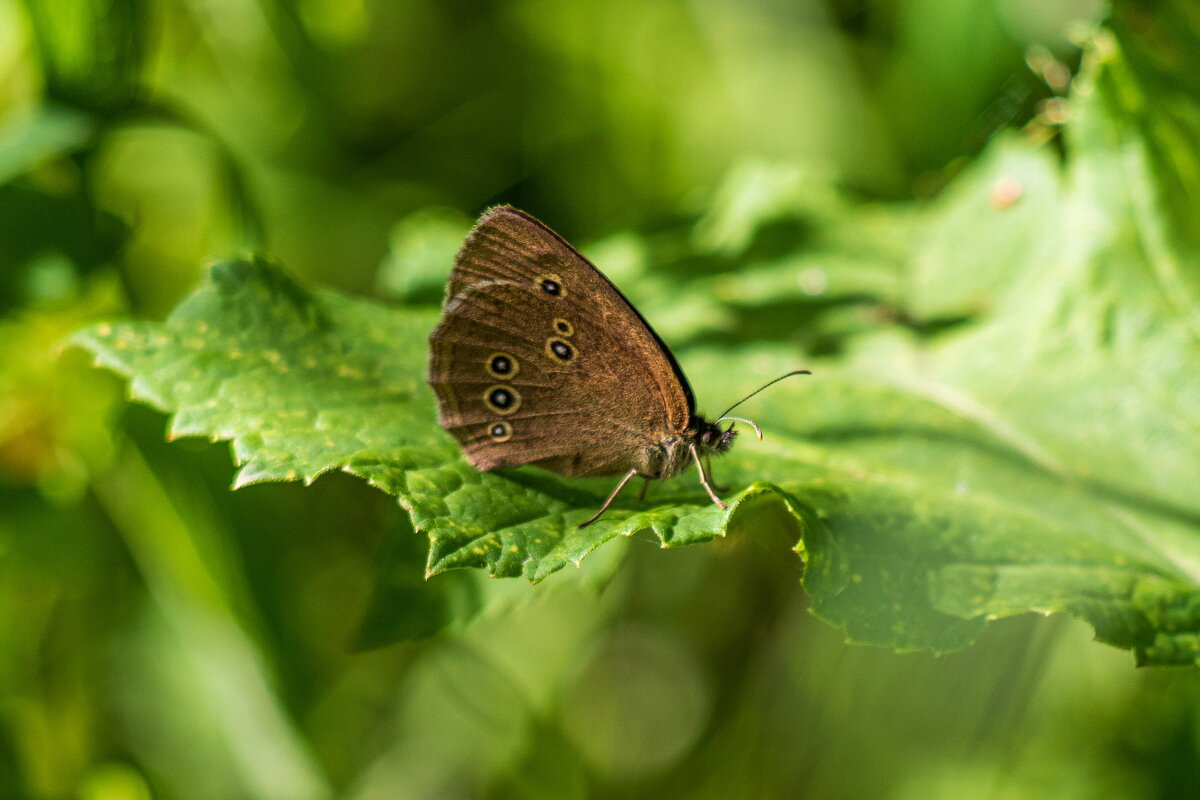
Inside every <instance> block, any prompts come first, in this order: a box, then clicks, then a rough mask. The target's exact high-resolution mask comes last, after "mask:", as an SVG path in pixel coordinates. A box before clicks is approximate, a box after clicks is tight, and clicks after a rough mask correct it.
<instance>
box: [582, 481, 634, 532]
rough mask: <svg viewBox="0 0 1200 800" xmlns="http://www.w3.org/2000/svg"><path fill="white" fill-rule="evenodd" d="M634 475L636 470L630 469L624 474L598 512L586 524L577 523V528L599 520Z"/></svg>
mask: <svg viewBox="0 0 1200 800" xmlns="http://www.w3.org/2000/svg"><path fill="white" fill-rule="evenodd" d="M634 475H637V470H636V469H631V470H629V472H626V473H625V477H624V478H621V482H620V483H618V484H617V488H615V489H613V490H612V494H610V495H609V496H608V499H607V500H605V501H604V505H602V506H600V510H599V511H597V512H596V513H595V514H592V515H591V516H590V517H588V518H587V521H586V522H581V523H579V527H580V528H586V527H587V526H588V525H591V524H592V523H593V522H595V521H596V520H598V519H600V515H601V514H603V513H604V512H605V511H607V510H608V507H609V506H610V505H612V501H613V500H616V499H617V495H619V494H620V493H621V490H622V489H624V488H625V484H627V483H629V479H630V478H632V477H633V476H634Z"/></svg>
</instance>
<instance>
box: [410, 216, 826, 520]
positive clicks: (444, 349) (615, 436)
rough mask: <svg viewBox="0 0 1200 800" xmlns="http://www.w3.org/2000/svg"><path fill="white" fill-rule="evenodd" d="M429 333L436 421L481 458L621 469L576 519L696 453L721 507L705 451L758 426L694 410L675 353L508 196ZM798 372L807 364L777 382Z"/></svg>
mask: <svg viewBox="0 0 1200 800" xmlns="http://www.w3.org/2000/svg"><path fill="white" fill-rule="evenodd" d="M429 346H430V354H429V384H430V386H431V387H432V388H433V391H434V394H435V395H436V396H437V401H438V420H439V422H440V423H441V425H442V427H443V428H445V429H446V430H447V431H449V432H450V434H451V435H453V436H454V438H455V439H457V440H458V442H459V444H460V445H461V446H462V449H463V452H464V454H465V455H466V457H467V460H468V461H470V462H471V464H472V465H474V466H475V467H476V468H477V469H480V470H493V469H502V468H507V467H516V466H520V465H523V464H535V465H537V466H539V467H543V468H545V469H548V470H550V471H551V472H556V473H558V474H560V475H567V476H573V477H599V476H605V475H621V476H622V477H621V479H620V482H619V483H618V484H617V486H616V488H615V489H614V490H613V491H612V493H611V494H610V495H609V496H608V499H607V500H605V501H604V504H603V505H602V506H601V507H600V509H599V510H598V511H597V512H596V513H595V514H593V515H592V516H591V517H590V518H589V519H587V520H585V521H584V522H583V523H581V524H580V526H579V527H581V528H582V527H584V526H587V525H590V524H591V523H592V522H595V521H596V520H597V519H599V517H600V515H601V514H603V513H604V511H605V510H606V509H608V507H609V506H610V505H612V503H613V501H614V500H616V498H617V495H619V494H620V493H621V490H622V489H623V488H625V485H626V484H627V483H628V482H629V481H630V479H632V478H633V477H634V476H635V475H640V476H642V477H644V478H646V479H647V481H649V480H650V479H665V478H671V477H674V476H675V475H678V474H679V473H681V472H683V471H684V470H686V469H687V468H688V467H690V466H691V465H693V464H695V466H696V468H697V470H698V472H699V475H700V484H701V486H703V487H704V490H705V491H706V492H707V493H708V496H709V497H710V498H711V499H712V501H713V502H714V503H716V504H717V505H718V506H720V507H721V508H725V507H726V504H725V502H724V501H722V500H721V498H720V497H718V496H717V493H716V491H715V489H714V488H713V485H712V480H711V478H710V476H709V470H708V469H706V467H705V463H706V462H707V458H708V457H709V456H715V455H720V454H721V453H724V452H725V451H727V450H728V449H729V448H730V447H731V446H732V445H733V440H734V437H735V436H736V431H734V429H733V422H745V423H747V424H749V425H751V426H752V427H753V428H754V431H755V433H756V434H757V436H758V438H759V439H762V430H761V429H760V428H759V427H758V425H756V424H755V423H753V422H751V421H750V420H746V419H742V418H740V417H729V416H726V414H728V411H726V412H725V414H722V415H721V416H720V417H718V418H717V419H715V420H714V421H712V422H709V421H708V420H706V419H705V418H704V417H701V416H700V415H699V414H697V413H696V400H695V396H694V395H693V393H692V387H691V385H690V384H689V383H688V380H687V377H686V376H685V375H684V374H683V370H681V369H680V368H679V363H678V362H677V361H676V360H675V356H674V355H672V354H671V350H670V348H668V347H667V346H666V344H664V343H663V341H662V339H660V338H659V336H658V334H657V333H655V332H654V329H653V328H651V327H650V325H649V323H647V322H646V320H645V319H644V318H643V317H642V315H641V314H640V313H638V310H637V309H636V308H634V307H633V304H632V303H630V302H629V301H628V300H627V299H626V298H625V296H624V295H623V294H621V292H620V291H618V290H617V287H616V286H614V285H613V284H612V282H610V281H609V280H608V279H607V278H606V277H604V275H603V274H602V273H601V272H600V271H599V270H598V269H596V267H594V266H593V265H592V264H591V263H590V262H589V261H588V260H587V259H586V258H584V257H583V256H582V255H580V254H579V252H578V251H577V250H575V249H574V248H573V247H571V245H569V244H567V242H566V241H565V240H564V239H563V238H562V237H560V236H559V235H558V234H556V233H554V231H552V230H550V228H548V227H546V226H545V225H543V224H542V223H541V222H539V221H538V220H536V219H535V218H534V217H532V216H530V215H529V214H526V213H525V212H523V211H519V210H517V209H515V208H512V207H510V206H499V207H496V208H492V209H490V210H488V211H487V212H486V213H485V214H484V215H483V216H482V217H481V218H480V219H479V222H478V223H476V225H475V228H474V229H473V230H472V231H471V233H470V234H469V235H468V236H467V239H466V242H465V243H464V244H463V246H462V249H460V250H459V251H458V255H457V256H456V257H455V261H454V268H453V270H452V271H451V273H450V282H449V286H448V287H447V294H446V302H445V304H444V305H443V308H442V318H441V321H440V322H439V324H438V326H437V327H436V328H435V329H434V331H433V333H432V334H431V335H430V337H429ZM798 374H809V373H808V370H795V371H793V372H789V373H788V374H787V375H783V376H781V377H779V378H776V379H775V381H771V383H775V382H776V381H779V380H783V378H787V377H790V376H792V375H798ZM771 383H768V384H767V386H770V385H771ZM765 388H766V386H763V387H762V388H760V389H759V390H758V391H762V389H765ZM758 391H756V392H753V393H752V394H751V395H748V396H747V397H746V398H743V400H742V401H739V403H736V404H734V406H733V407H731V408H730V409H729V410H730V411H731V410H733V408H734V407H736V406H737V405H739V404H740V403H741V402H744V400H746V399H749V397H752V396H753V395H754V394H757V393H758ZM726 420H729V421H730V425H729V427H728V428H726V429H725V430H722V429H721V428H720V427H719V423H721V422H724V421H726ZM643 489H644V487H643Z"/></svg>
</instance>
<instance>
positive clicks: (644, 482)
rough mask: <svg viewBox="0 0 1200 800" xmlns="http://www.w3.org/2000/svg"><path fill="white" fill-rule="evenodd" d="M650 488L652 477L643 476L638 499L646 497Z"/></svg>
mask: <svg viewBox="0 0 1200 800" xmlns="http://www.w3.org/2000/svg"><path fill="white" fill-rule="evenodd" d="M649 488H650V479H649V478H642V490H641V491H640V492H638V500H645V499H646V490H647V489H649Z"/></svg>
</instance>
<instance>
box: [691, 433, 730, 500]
mask: <svg viewBox="0 0 1200 800" xmlns="http://www.w3.org/2000/svg"><path fill="white" fill-rule="evenodd" d="M688 450H690V451H691V453H692V460H693V461H695V462H696V469H698V470H700V485H701V486H703V487H704V491H706V492H708V496H709V497H711V498H712V501H713V502H714V503H716V504H717V505H718V506H720V507H721V508H729V506H728V505H726V504H725V502H724V501H723V500H721V498H719V497H717V493H716V492H714V491H713V487H712V484H711V483H709V482H708V473H707V472H705V471H704V462H703V461H701V460H700V454H699V453H697V452H696V445H694V444H690V445H688Z"/></svg>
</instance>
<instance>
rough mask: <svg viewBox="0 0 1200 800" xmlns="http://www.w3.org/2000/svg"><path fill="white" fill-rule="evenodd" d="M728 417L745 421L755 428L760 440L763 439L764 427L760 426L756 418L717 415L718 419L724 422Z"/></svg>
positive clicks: (755, 433)
mask: <svg viewBox="0 0 1200 800" xmlns="http://www.w3.org/2000/svg"><path fill="white" fill-rule="evenodd" d="M727 419H731V420H733V421H735V422H744V423H746V424H747V425H749V426H750V427H751V428H754V435H755V436H757V437H758V440H759V441H760V442H761V441H762V428H760V427H758V423H757V422H755V421H754V420H752V419H746V418H745V417H717V420H716V421H717V422H724V421H725V420H727Z"/></svg>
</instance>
